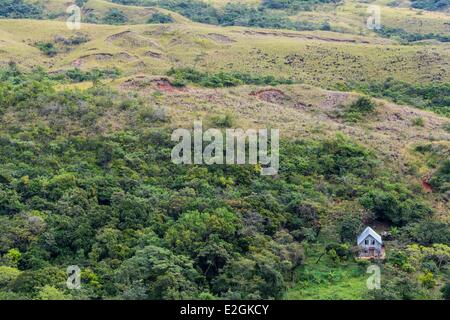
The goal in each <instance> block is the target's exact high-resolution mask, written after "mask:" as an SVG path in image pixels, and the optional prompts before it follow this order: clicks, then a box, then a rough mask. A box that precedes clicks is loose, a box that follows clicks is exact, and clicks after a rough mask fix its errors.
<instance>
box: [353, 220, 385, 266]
mask: <svg viewBox="0 0 450 320" xmlns="http://www.w3.org/2000/svg"><path fill="white" fill-rule="evenodd" d="M357 244H358V247H359V249H360V251H359V257H360V258H381V259H383V258H384V246H383V240H381V236H380V235H379V234H378V233H376V232H375V231H374V230H373V229H372V228H371V227H367V228H366V229H364V231H363V232H362V233H361V234H360V235H359V237H358V239H357Z"/></svg>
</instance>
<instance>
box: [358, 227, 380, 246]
mask: <svg viewBox="0 0 450 320" xmlns="http://www.w3.org/2000/svg"><path fill="white" fill-rule="evenodd" d="M369 235H370V236H372V237H373V238H374V239H375V240H376V241H377V242H379V243H380V244H381V243H383V241H382V240H381V236H380V235H379V234H378V233H376V232H375V231H373V229H372V228H371V227H367V228H366V229H364V231H363V232H362V233H361V234H360V235H359V237H358V241H357V242H358V245H359V244H360V243H361V242H363V241H364V239H366V238H367V236H369Z"/></svg>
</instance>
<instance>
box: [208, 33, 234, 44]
mask: <svg viewBox="0 0 450 320" xmlns="http://www.w3.org/2000/svg"><path fill="white" fill-rule="evenodd" d="M206 38H208V39H211V40H214V41H216V42H220V43H233V42H236V40H234V39H231V38H230V37H228V36H225V35H223V34H219V33H208V35H206Z"/></svg>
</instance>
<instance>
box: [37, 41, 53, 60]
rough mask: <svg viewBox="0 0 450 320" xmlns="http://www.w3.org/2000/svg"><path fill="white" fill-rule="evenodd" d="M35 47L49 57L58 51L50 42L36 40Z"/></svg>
mask: <svg viewBox="0 0 450 320" xmlns="http://www.w3.org/2000/svg"><path fill="white" fill-rule="evenodd" d="M36 47H37V48H38V49H39V50H41V51H42V52H43V53H44V54H45V55H47V56H49V57H54V56H56V54H57V53H58V50H56V48H55V46H54V44H53V43H51V42H38V43H37V44H36Z"/></svg>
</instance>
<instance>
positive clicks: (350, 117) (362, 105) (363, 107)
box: [343, 97, 376, 121]
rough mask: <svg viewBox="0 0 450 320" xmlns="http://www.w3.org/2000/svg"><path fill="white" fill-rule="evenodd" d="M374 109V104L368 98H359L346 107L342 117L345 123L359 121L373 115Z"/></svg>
mask: <svg viewBox="0 0 450 320" xmlns="http://www.w3.org/2000/svg"><path fill="white" fill-rule="evenodd" d="M375 109H376V105H375V103H374V102H373V101H372V100H371V99H370V98H368V97H359V98H358V99H357V100H356V101H355V102H353V103H352V104H350V105H349V106H347V107H346V108H345V110H344V112H343V117H344V118H345V119H346V120H347V121H359V120H362V119H364V117H366V116H368V115H370V114H371V113H373V112H374V111H375Z"/></svg>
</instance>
